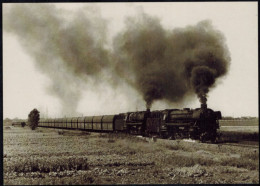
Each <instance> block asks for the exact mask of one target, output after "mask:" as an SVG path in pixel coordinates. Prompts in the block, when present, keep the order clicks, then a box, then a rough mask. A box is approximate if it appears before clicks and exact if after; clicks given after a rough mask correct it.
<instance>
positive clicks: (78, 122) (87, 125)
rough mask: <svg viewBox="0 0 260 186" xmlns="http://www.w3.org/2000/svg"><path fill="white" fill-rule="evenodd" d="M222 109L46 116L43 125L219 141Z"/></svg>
mask: <svg viewBox="0 0 260 186" xmlns="http://www.w3.org/2000/svg"><path fill="white" fill-rule="evenodd" d="M219 119H221V112H220V111H217V112H214V111H213V110H211V109H208V108H207V105H206V104H202V105H201V108H196V109H189V108H184V109H182V110H181V109H165V110H158V111H150V110H149V109H147V110H146V111H138V112H127V113H120V114H117V115H103V116H86V117H73V118H57V119H43V118H41V119H40V121H39V124H38V126H39V127H48V128H60V129H78V130H86V131H93V132H125V133H129V134H138V135H143V136H160V137H162V138H171V139H176V138H191V139H195V140H200V141H202V142H204V141H208V140H210V141H211V142H215V141H216V138H217V129H219V123H218V120H219Z"/></svg>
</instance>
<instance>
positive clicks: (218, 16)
mask: <svg viewBox="0 0 260 186" xmlns="http://www.w3.org/2000/svg"><path fill="white" fill-rule="evenodd" d="M13 5H14V4H6V3H3V11H4V12H5V10H8V8H10V7H12V6H13ZM83 5H86V3H85V4H80V3H76V4H72V3H65V4H61V3H59V4H55V6H57V7H59V8H61V9H67V10H71V11H77V9H79V8H81V7H82V6H83ZM96 5H97V6H98V7H100V9H101V16H102V17H104V18H105V19H107V20H108V21H109V24H108V39H109V41H111V40H112V38H113V36H115V35H116V34H117V33H118V32H119V31H120V30H122V29H123V28H124V19H125V17H126V16H127V15H135V14H136V13H137V12H138V11H140V10H143V11H144V12H145V13H147V14H149V15H152V16H157V17H158V18H159V19H160V20H161V24H162V25H163V27H164V28H166V29H174V28H176V27H185V26H187V25H196V24H197V23H198V22H199V21H202V20H205V19H210V20H211V21H212V24H213V26H214V27H215V28H216V29H218V30H220V31H221V32H222V33H223V34H224V36H225V38H226V44H227V46H228V48H229V51H230V55H231V66H230V70H229V72H228V74H227V75H226V76H225V77H224V78H222V79H220V80H219V83H218V85H217V86H216V87H215V88H214V89H212V90H211V91H210V92H209V94H208V102H207V103H208V107H210V108H212V109H213V110H220V111H221V112H222V115H224V116H235V117H237V116H258V30H257V29H258V25H257V24H258V12H257V2H224V3H220V2H208V3H205V2H200V3H195V2H193V3H96ZM31 6H37V4H31ZM3 17H5V14H3ZM39 42H40V41H39ZM33 60H35V59H34V58H32V57H31V56H30V55H29V54H28V53H27V52H26V50H24V48H23V45H21V44H20V42H19V40H18V38H17V37H16V35H13V34H12V33H7V32H6V31H5V30H3V114H4V116H3V117H4V118H6V117H9V118H15V117H19V118H27V116H28V113H29V112H30V111H31V110H32V109H33V108H38V109H39V110H40V111H41V113H42V114H45V115H46V114H48V116H50V117H59V116H62V115H63V113H61V105H60V102H59V100H58V98H57V97H55V96H52V95H50V94H48V93H47V91H46V87H48V85H49V84H50V79H49V78H48V77H47V76H46V75H45V74H43V73H41V72H40V71H38V69H37V67H36V66H35V63H34V61H33ZM57 70H58V69H57ZM68 86H69V85H68ZM113 91H114V90H113V89H108V90H106V91H104V92H99V93H98V94H97V93H96V92H95V91H94V90H93V89H88V88H85V89H84V90H82V98H81V99H80V103H79V105H78V107H77V112H79V113H81V114H82V115H98V114H113V113H114V114H116V113H119V112H126V111H130V110H131V111H134V110H142V109H144V108H145V103H144V101H142V100H141V98H140V95H138V93H136V92H135V91H134V90H131V91H127V93H126V92H124V91H123V90H122V92H121V91H119V92H118V93H116V94H115V93H114V92H113ZM117 91H118V90H117ZM127 94H131V95H136V97H139V98H138V99H132V96H130V97H129V96H128V95H127ZM199 106H200V103H199V101H198V100H197V99H194V100H191V101H190V102H185V104H183V105H174V104H172V105H171V108H183V107H190V108H196V107H199ZM165 107H169V106H166V104H165V103H164V102H160V101H157V102H155V103H154V104H153V106H152V110H154V109H164V108H165Z"/></svg>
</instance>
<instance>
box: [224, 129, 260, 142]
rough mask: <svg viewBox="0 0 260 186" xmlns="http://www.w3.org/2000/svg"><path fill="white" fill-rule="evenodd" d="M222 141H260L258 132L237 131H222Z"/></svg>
mask: <svg viewBox="0 0 260 186" xmlns="http://www.w3.org/2000/svg"><path fill="white" fill-rule="evenodd" d="M220 134H221V140H222V141H229V142H231V141H234V142H237V141H243V140H244V141H259V133H258V132H236V131H221V132H220Z"/></svg>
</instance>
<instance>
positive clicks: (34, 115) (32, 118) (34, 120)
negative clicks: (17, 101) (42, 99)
mask: <svg viewBox="0 0 260 186" xmlns="http://www.w3.org/2000/svg"><path fill="white" fill-rule="evenodd" d="M39 113H40V112H39V111H38V110H37V109H33V110H32V111H31V112H30V114H29V115H28V126H29V127H30V128H31V129H32V130H35V129H36V128H37V127H38V122H39V120H40V114H39Z"/></svg>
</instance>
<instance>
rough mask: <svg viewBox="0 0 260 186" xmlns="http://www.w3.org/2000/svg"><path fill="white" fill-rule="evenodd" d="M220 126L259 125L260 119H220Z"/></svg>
mask: <svg viewBox="0 0 260 186" xmlns="http://www.w3.org/2000/svg"><path fill="white" fill-rule="evenodd" d="M219 125H220V126H256V127H258V126H259V120H258V119H247V120H219Z"/></svg>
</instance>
